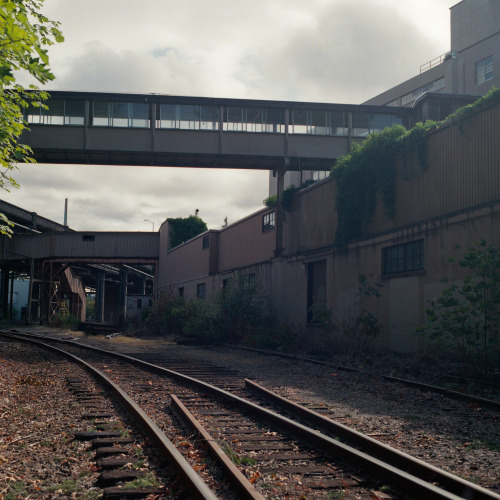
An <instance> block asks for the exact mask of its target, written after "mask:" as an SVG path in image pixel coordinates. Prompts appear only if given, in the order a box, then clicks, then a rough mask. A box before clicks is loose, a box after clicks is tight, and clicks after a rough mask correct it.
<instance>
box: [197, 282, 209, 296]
mask: <svg viewBox="0 0 500 500" xmlns="http://www.w3.org/2000/svg"><path fill="white" fill-rule="evenodd" d="M206 296H207V284H206V283H199V284H198V285H196V298H198V299H204V298H205V297H206Z"/></svg>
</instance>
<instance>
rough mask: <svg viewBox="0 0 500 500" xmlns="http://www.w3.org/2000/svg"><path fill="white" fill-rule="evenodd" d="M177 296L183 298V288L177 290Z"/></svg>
mask: <svg viewBox="0 0 500 500" xmlns="http://www.w3.org/2000/svg"><path fill="white" fill-rule="evenodd" d="M177 294H178V295H179V297H184V287H183V286H181V287H179V288H177Z"/></svg>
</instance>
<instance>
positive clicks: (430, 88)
mask: <svg viewBox="0 0 500 500" xmlns="http://www.w3.org/2000/svg"><path fill="white" fill-rule="evenodd" d="M444 88H445V79H444V77H443V78H439V80H435V81H433V82H430V83H427V84H425V85H424V86H422V87H419V88H418V89H415V90H413V91H412V92H410V93H409V94H406V95H404V96H402V97H401V106H406V105H408V104H411V103H412V102H414V101H416V100H417V99H418V98H419V97H420V96H421V95H422V94H425V93H426V92H438V91H439V90H443V89H444Z"/></svg>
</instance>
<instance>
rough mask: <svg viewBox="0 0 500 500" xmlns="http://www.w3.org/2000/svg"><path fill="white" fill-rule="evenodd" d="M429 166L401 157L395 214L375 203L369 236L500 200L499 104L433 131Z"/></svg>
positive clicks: (429, 145) (430, 138)
mask: <svg viewBox="0 0 500 500" xmlns="http://www.w3.org/2000/svg"><path fill="white" fill-rule="evenodd" d="M427 154H428V157H427V159H428V167H427V169H425V170H423V169H422V167H421V166H420V165H419V164H418V162H417V161H416V159H414V158H409V159H401V160H400V161H399V164H398V172H399V174H400V175H399V178H398V180H397V183H396V215H395V217H394V218H393V219H388V218H387V217H386V216H385V214H384V209H383V207H382V206H381V203H379V204H378V206H377V211H376V213H375V215H374V218H373V222H372V224H371V225H370V227H369V228H368V233H369V234H375V233H379V232H382V231H388V230H394V229H395V228H398V227H403V226H406V225H410V224H414V223H417V222H420V223H421V222H423V221H426V220H428V219H431V218H436V217H444V216H446V215H449V214H453V213H457V212H462V211H466V210H468V209H470V208H473V207H478V206H481V205H485V204H489V203H491V202H492V201H494V200H499V199H500V105H496V106H494V107H491V108H489V109H486V110H483V111H480V112H478V113H477V114H475V115H473V116H472V117H471V118H470V119H469V120H467V121H466V122H464V123H463V128H461V127H460V125H459V124H458V123H453V124H451V125H449V126H447V127H444V128H442V129H440V130H438V131H436V132H434V133H432V134H430V136H429V138H428V146H427Z"/></svg>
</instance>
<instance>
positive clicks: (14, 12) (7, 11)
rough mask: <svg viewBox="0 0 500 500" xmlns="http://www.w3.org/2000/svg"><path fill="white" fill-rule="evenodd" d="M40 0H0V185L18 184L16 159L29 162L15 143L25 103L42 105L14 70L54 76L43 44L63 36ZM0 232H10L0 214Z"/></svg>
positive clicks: (41, 76)
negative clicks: (44, 11)
mask: <svg viewBox="0 0 500 500" xmlns="http://www.w3.org/2000/svg"><path fill="white" fill-rule="evenodd" d="M42 5H43V0H3V1H2V3H1V5H0V188H1V189H5V190H6V191H9V188H10V187H18V184H17V183H16V181H15V179H13V178H12V176H11V171H12V170H13V169H14V168H16V164H17V163H20V162H25V163H32V162H34V160H33V158H31V156H30V155H31V150H30V148H29V147H28V146H25V145H22V144H19V143H18V139H19V137H20V136H21V134H22V132H23V130H24V129H25V127H26V122H25V121H24V119H23V111H24V109H25V108H27V107H28V106H30V105H31V106H43V104H42V103H43V101H44V100H45V99H47V97H48V94H47V93H46V92H41V91H39V90H38V89H37V88H36V87H35V86H34V85H30V86H29V88H28V89H25V88H24V87H22V86H21V85H18V84H16V77H15V72H16V71H25V72H28V73H29V74H30V75H31V76H32V77H34V79H35V80H37V81H38V82H39V83H41V84H45V83H47V82H48V81H50V80H53V79H54V75H53V74H52V72H51V71H50V68H49V58H48V53H47V47H48V46H50V45H53V44H54V43H59V42H62V41H63V40H64V38H63V36H62V33H61V31H60V30H59V28H58V26H59V23H57V22H54V21H50V20H49V19H48V18H47V17H45V16H44V15H42V14H41V13H40V9H41V7H42ZM0 219H1V222H0V233H2V234H6V233H9V232H11V230H10V228H9V225H8V224H9V223H8V221H7V219H6V217H5V216H4V215H3V214H0Z"/></svg>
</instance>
